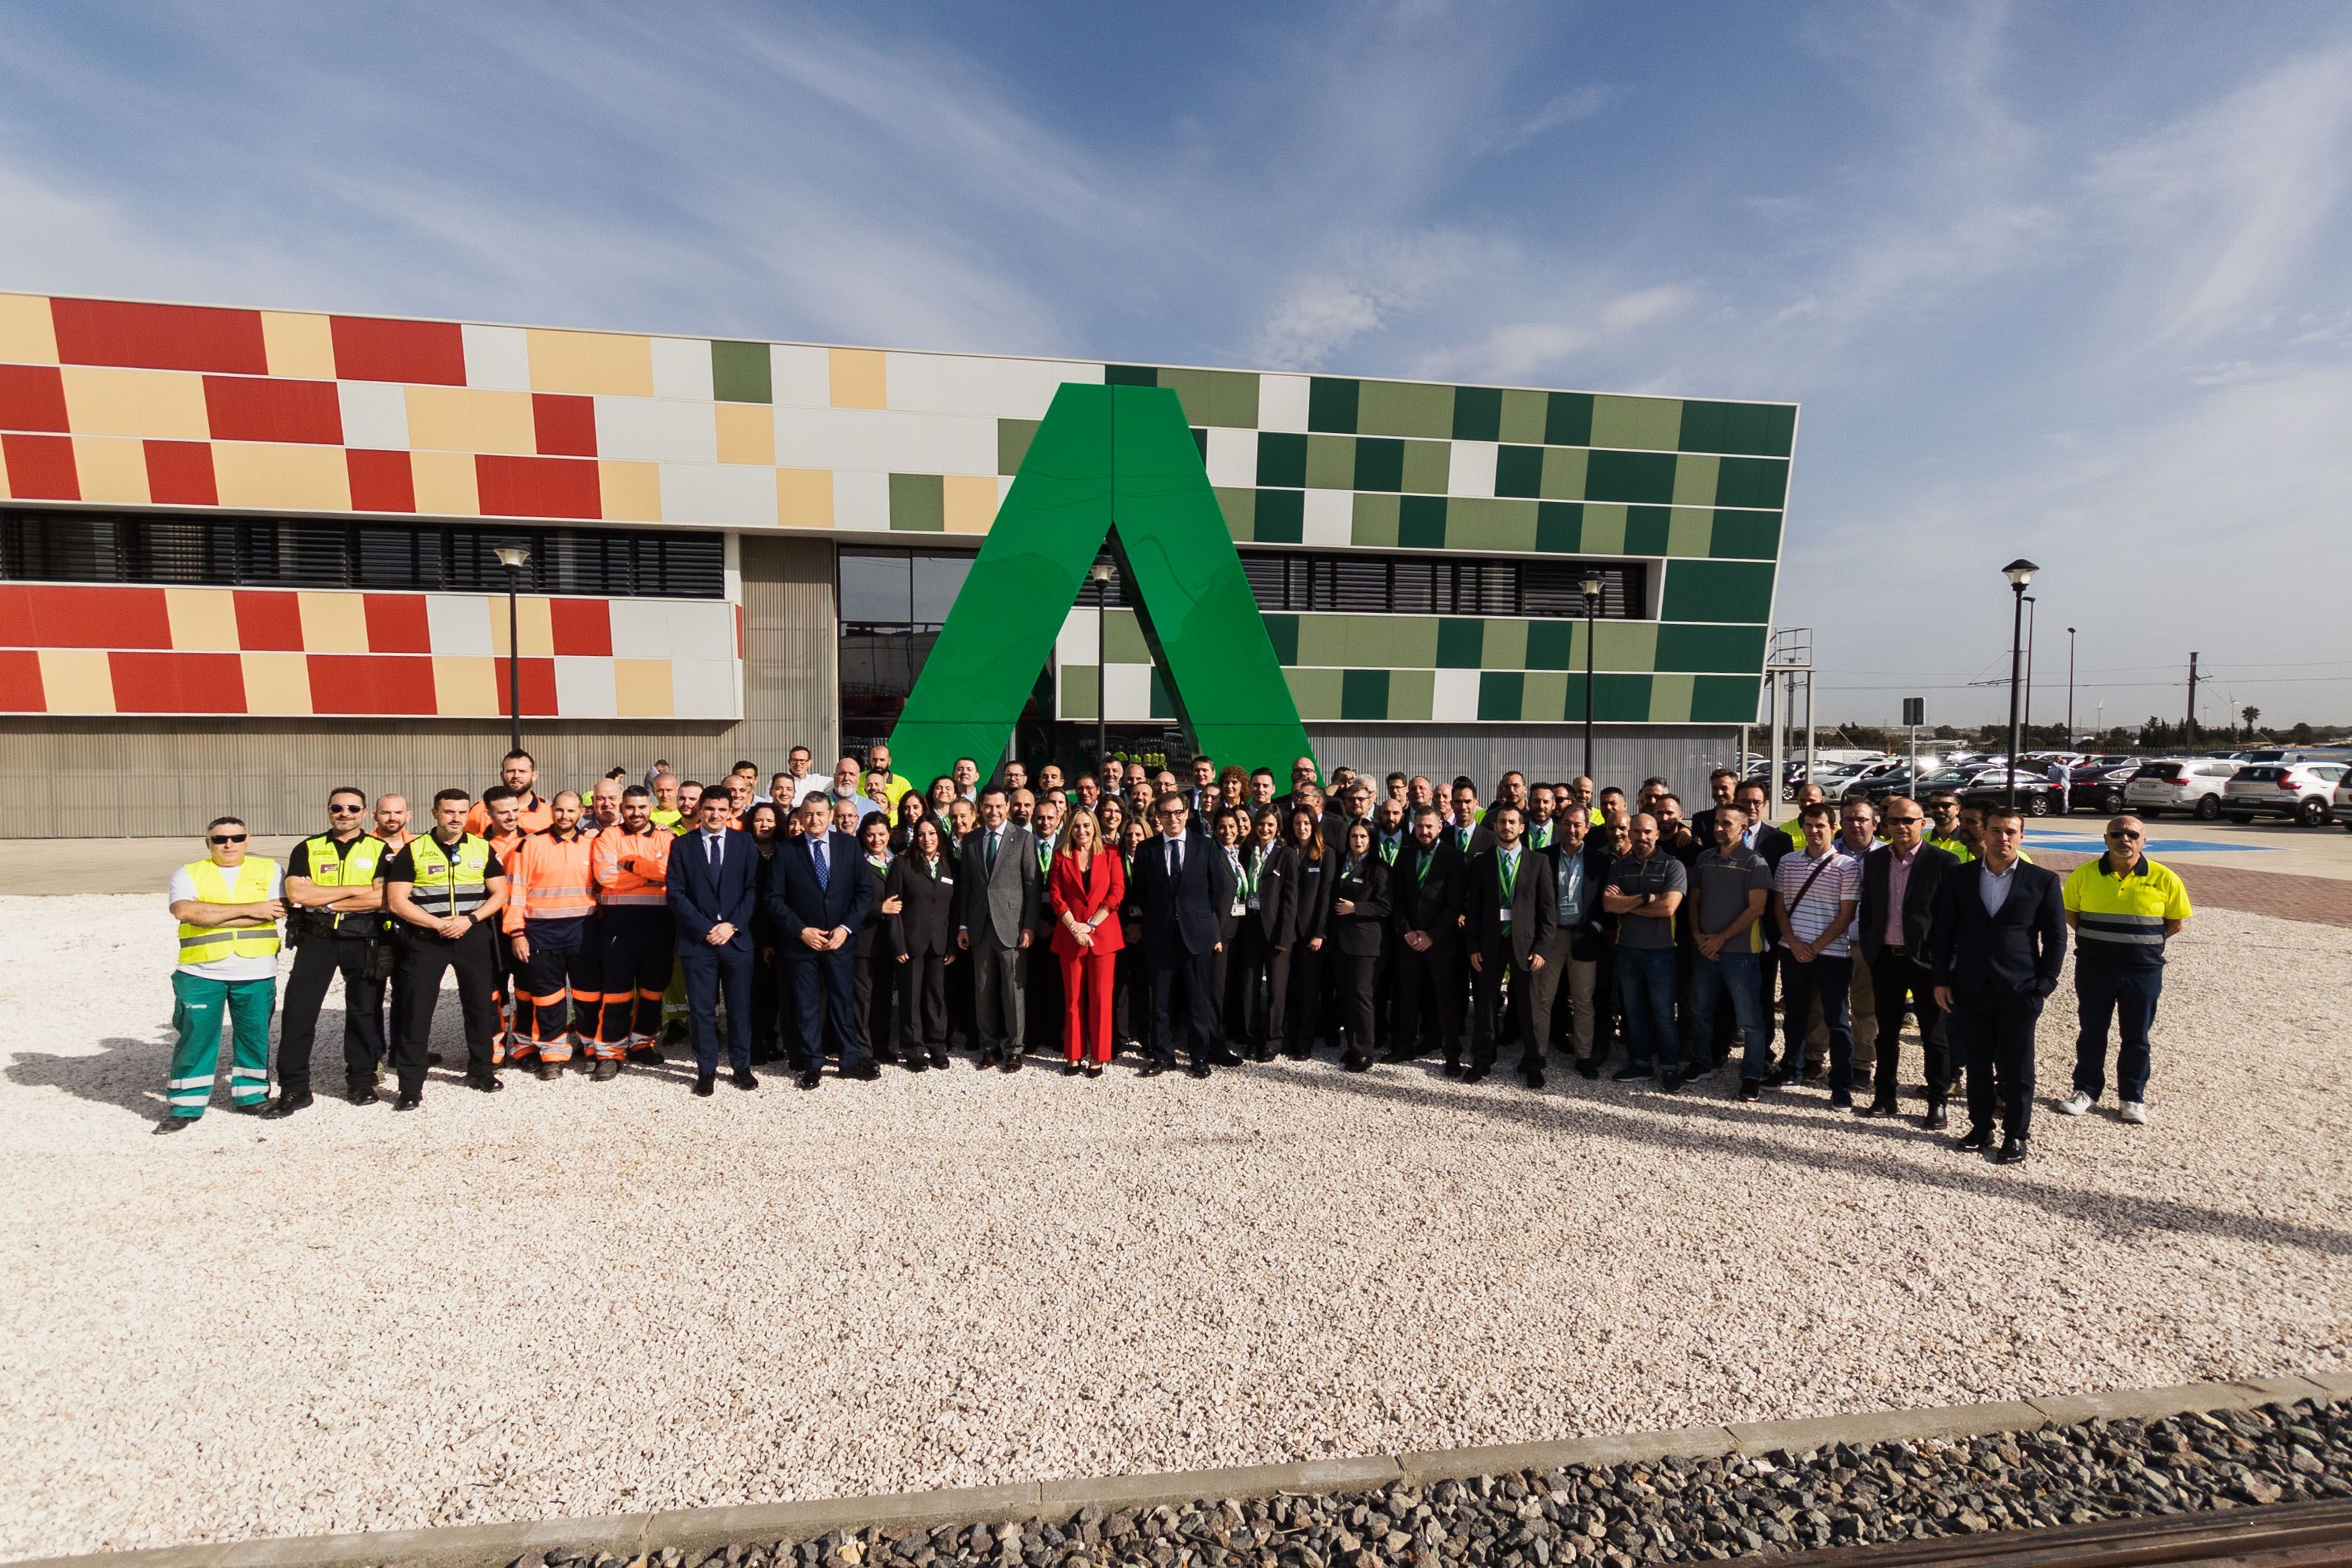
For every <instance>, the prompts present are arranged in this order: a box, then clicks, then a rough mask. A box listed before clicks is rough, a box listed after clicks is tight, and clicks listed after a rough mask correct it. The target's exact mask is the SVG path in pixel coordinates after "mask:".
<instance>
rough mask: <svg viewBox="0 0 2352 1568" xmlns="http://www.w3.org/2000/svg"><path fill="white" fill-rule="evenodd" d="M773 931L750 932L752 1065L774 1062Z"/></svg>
mask: <svg viewBox="0 0 2352 1568" xmlns="http://www.w3.org/2000/svg"><path fill="white" fill-rule="evenodd" d="M774 934H775V933H774V932H772V931H768V930H766V929H765V923H764V922H762V924H761V926H759V927H755V928H753V931H752V933H751V1065H752V1066H753V1067H759V1066H761V1065H762V1064H764V1063H767V1062H772V1061H774V1060H775V1059H776V1057H777V1055H778V1052H777V1050H776V1023H777V1017H776V1014H777V1002H776V962H777V961H776V960H775V958H773V957H772V952H773V950H774V946H775V942H774Z"/></svg>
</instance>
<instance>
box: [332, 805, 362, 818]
mask: <svg viewBox="0 0 2352 1568" xmlns="http://www.w3.org/2000/svg"><path fill="white" fill-rule="evenodd" d="M366 809H367V807H366V806H363V805H331V806H329V807H327V815H328V816H358V815H359V814H360V813H361V812H363V811H365V810H366Z"/></svg>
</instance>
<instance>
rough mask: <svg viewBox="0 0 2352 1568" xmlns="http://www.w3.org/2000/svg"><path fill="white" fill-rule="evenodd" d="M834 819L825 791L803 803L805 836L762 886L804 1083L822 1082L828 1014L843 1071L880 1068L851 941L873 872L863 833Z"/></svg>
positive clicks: (782, 848) (791, 842)
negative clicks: (841, 828)
mask: <svg viewBox="0 0 2352 1568" xmlns="http://www.w3.org/2000/svg"><path fill="white" fill-rule="evenodd" d="M832 820H833V808H832V806H831V805H830V804H829V803H828V802H827V801H826V800H825V799H824V796H823V795H811V796H809V798H808V799H807V800H805V801H803V802H802V803H801V808H800V822H801V832H800V836H799V837H794V838H788V839H786V840H785V841H784V842H783V843H782V844H779V845H777V846H776V852H775V854H774V855H772V856H771V857H770V858H769V860H768V886H767V888H766V889H764V890H763V891H762V893H761V898H762V900H763V901H764V902H765V903H766V904H767V908H768V918H769V920H770V921H773V922H774V924H775V927H776V930H777V931H779V932H780V933H782V941H783V964H784V976H785V979H786V980H787V981H788V982H789V983H790V988H791V994H792V998H793V1009H794V1012H795V1014H796V1016H798V1018H799V1020H800V1025H799V1037H798V1039H797V1040H796V1042H795V1043H796V1044H797V1045H798V1046H799V1047H800V1058H801V1059H800V1078H799V1083H800V1086H801V1087H802V1088H803V1089H814V1088H815V1087H816V1086H817V1081H818V1079H817V1069H818V1068H820V1067H821V1066H822V1065H823V1064H824V1031H825V1026H826V1024H827V1022H828V1021H829V1022H830V1023H831V1024H832V1026H833V1037H834V1038H835V1040H837V1041H839V1042H840V1044H841V1076H842V1077H844V1078H856V1079H874V1078H878V1077H880V1076H881V1071H882V1069H881V1068H877V1067H876V1066H875V1065H874V1064H873V1063H872V1062H870V1061H867V1060H866V1059H864V1056H863V1053H862V1051H861V1049H860V1047H859V1045H858V1034H857V951H856V948H854V947H853V946H851V945H850V943H851V941H852V939H853V938H854V937H855V936H856V933H857V928H858V927H860V926H862V925H864V924H865V923H866V912H867V910H868V909H869V908H870V907H871V905H872V904H873V902H874V879H873V878H871V877H869V876H868V875H866V867H865V866H864V864H863V863H862V862H861V860H860V858H859V851H858V847H857V840H856V839H855V838H853V837H850V836H849V835H848V834H846V833H840V832H835V830H834V829H833V828H832V826H830V825H831V823H832ZM672 853H673V854H675V853H676V851H672Z"/></svg>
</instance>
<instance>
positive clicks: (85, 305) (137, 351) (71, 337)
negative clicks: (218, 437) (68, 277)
mask: <svg viewBox="0 0 2352 1568" xmlns="http://www.w3.org/2000/svg"><path fill="white" fill-rule="evenodd" d="M49 320H50V322H51V323H52V324H53V325H54V326H55V327H56V329H57V337H58V358H59V359H61V360H63V361H64V362H65V363H68V364H118V365H136V366H140V367H142V368H144V369H147V370H209V371H218V372H220V373H221V374H225V375H268V374H269V351H268V348H267V347H266V346H265V345H264V344H263V342H262V337H261V312H260V311H258V310H216V309H214V308H212V307H210V306H205V305H140V304H131V303H127V302H125V301H123V300H50V301H49Z"/></svg>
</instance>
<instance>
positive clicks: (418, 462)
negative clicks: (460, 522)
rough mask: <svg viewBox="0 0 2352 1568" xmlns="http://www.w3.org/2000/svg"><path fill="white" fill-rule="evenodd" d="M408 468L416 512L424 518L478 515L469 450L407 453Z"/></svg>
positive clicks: (478, 498)
mask: <svg viewBox="0 0 2352 1568" xmlns="http://www.w3.org/2000/svg"><path fill="white" fill-rule="evenodd" d="M408 470H409V474H410V476H411V479H412V480H413V482H414V483H415V486H416V510H418V511H419V512H421V513H423V514H424V515H425V516H427V517H478V516H479V515H481V510H482V500H481V492H480V490H479V489H478V487H477V485H476V483H475V479H474V455H473V454H472V453H471V452H411V453H410V454H409V455H408Z"/></svg>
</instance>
